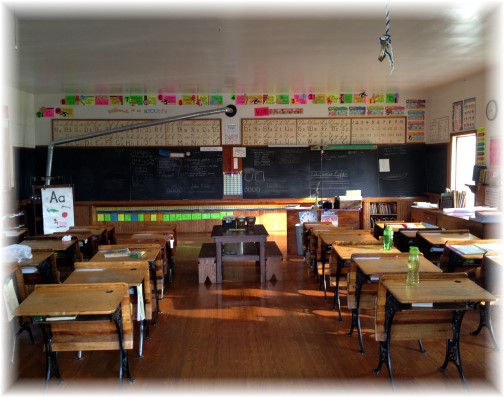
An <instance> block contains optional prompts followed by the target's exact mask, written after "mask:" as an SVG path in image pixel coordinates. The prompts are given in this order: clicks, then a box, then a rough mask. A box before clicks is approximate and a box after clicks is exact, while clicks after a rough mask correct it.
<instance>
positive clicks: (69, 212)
mask: <svg viewBox="0 0 504 397" xmlns="http://www.w3.org/2000/svg"><path fill="white" fill-rule="evenodd" d="M42 218H43V220H44V234H51V233H54V232H66V231H67V230H68V228H69V227H70V226H74V202H73V189H72V187H50V186H48V187H45V188H43V189H42Z"/></svg>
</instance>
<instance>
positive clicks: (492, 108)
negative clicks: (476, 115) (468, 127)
mask: <svg viewBox="0 0 504 397" xmlns="http://www.w3.org/2000/svg"><path fill="white" fill-rule="evenodd" d="M486 116H487V119H488V120H494V119H495V118H496V117H497V102H496V101H495V100H493V99H491V100H490V101H488V103H487V105H486Z"/></svg>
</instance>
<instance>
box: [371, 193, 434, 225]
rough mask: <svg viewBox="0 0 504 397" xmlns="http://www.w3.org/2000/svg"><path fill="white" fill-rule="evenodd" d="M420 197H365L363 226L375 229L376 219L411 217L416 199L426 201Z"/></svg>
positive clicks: (405, 219) (388, 219)
mask: <svg viewBox="0 0 504 397" xmlns="http://www.w3.org/2000/svg"><path fill="white" fill-rule="evenodd" d="M425 199H426V198H425V197H424V196H419V197H364V198H363V199H362V227H363V229H373V228H374V223H375V222H376V221H394V220H404V221H409V220H410V219H411V206H412V205H413V203H414V202H415V201H425Z"/></svg>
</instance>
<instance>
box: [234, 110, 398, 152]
mask: <svg viewBox="0 0 504 397" xmlns="http://www.w3.org/2000/svg"><path fill="white" fill-rule="evenodd" d="M242 142H243V145H245V146H264V145H348V144H403V143H405V142H406V117H404V116H400V117H397V116H396V117H341V118H296V119H291V118H289V119H270V118H268V119H242Z"/></svg>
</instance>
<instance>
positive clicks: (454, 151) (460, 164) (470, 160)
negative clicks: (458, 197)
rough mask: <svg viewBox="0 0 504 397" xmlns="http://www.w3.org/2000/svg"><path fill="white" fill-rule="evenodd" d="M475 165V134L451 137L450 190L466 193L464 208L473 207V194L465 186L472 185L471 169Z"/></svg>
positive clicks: (469, 133)
mask: <svg viewBox="0 0 504 397" xmlns="http://www.w3.org/2000/svg"><path fill="white" fill-rule="evenodd" d="M475 163H476V132H464V133H460V134H452V136H451V179H450V189H451V190H457V191H459V192H466V207H472V206H474V194H473V193H472V192H471V190H470V189H469V188H468V187H467V186H466V184H467V185H473V184H474V183H475V182H473V180H472V177H473V167H474V164H475Z"/></svg>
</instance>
